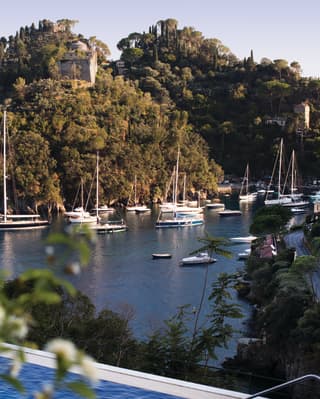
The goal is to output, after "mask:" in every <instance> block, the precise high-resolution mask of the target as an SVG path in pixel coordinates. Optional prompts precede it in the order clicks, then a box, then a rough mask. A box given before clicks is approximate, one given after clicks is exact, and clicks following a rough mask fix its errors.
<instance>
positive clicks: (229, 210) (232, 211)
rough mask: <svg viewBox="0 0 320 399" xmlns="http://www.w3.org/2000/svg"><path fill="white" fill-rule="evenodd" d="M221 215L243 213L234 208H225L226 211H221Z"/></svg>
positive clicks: (238, 214)
mask: <svg viewBox="0 0 320 399" xmlns="http://www.w3.org/2000/svg"><path fill="white" fill-rule="evenodd" d="M219 215H220V216H240V215H242V212H241V211H237V210H233V209H225V210H224V211H221V212H219Z"/></svg>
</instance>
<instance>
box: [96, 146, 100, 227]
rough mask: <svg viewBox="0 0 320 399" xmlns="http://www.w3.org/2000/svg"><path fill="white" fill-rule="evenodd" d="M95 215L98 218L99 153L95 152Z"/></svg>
mask: <svg viewBox="0 0 320 399" xmlns="http://www.w3.org/2000/svg"><path fill="white" fill-rule="evenodd" d="M96 178H97V180H96V215H97V220H98V217H99V209H98V208H99V151H97V174H96Z"/></svg>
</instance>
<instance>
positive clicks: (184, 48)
mask: <svg viewBox="0 0 320 399" xmlns="http://www.w3.org/2000/svg"><path fill="white" fill-rule="evenodd" d="M75 23H76V21H72V20H60V21H57V22H56V23H53V22H51V21H48V20H43V21H39V26H38V27H36V26H35V25H34V24H32V25H31V26H30V27H27V26H26V27H22V28H20V30H19V31H18V32H17V33H16V35H15V36H10V37H9V38H5V37H2V38H1V39H0V85H1V90H0V95H1V98H2V102H3V104H4V105H7V104H10V106H9V107H8V112H9V123H8V128H9V132H10V135H11V151H12V153H13V152H14V155H15V157H13V159H15V161H13V160H12V161H11V162H12V164H11V165H12V168H13V169H15V174H16V176H15V177H14V181H12V183H13V186H14V188H15V190H16V197H15V204H12V207H16V208H17V207H26V206H27V205H28V206H31V207H33V208H36V207H37V206H38V205H45V206H46V207H48V209H49V211H50V210H51V208H52V207H56V206H60V205H61V204H64V205H67V206H68V205H71V204H72V202H73V200H74V196H75V192H76V188H77V187H78V185H79V183H80V179H81V178H82V179H83V180H84V182H85V187H86V189H87V192H88V191H89V187H90V183H91V181H92V178H93V174H94V157H95V152H96V151H97V150H99V151H100V154H101V155H100V156H101V174H100V176H101V184H100V186H101V195H100V197H101V198H102V200H104V201H106V202H108V203H114V202H122V203H123V202H126V201H128V199H129V198H130V193H131V191H132V184H133V181H134V176H135V175H137V176H138V186H139V187H138V194H139V196H140V199H141V201H149V200H152V201H157V200H158V199H163V197H164V194H165V189H166V185H167V184H168V181H169V179H170V175H171V173H172V170H173V166H174V162H175V158H176V154H177V148H178V146H180V148H181V162H180V170H181V172H184V173H186V175H187V186H188V190H189V192H190V193H191V194H192V193H194V192H195V191H198V190H203V191H204V192H205V193H208V192H209V193H211V194H214V193H215V192H216V190H217V182H218V181H220V180H221V179H222V178H223V170H224V171H225V172H226V173H232V174H235V175H237V176H241V175H242V172H243V170H244V166H245V165H246V163H247V162H250V164H251V165H253V164H254V166H255V167H254V168H251V169H252V178H263V177H264V176H266V175H270V174H271V169H272V165H271V163H270V160H271V159H273V158H274V151H275V150H276V147H277V145H278V139H279V137H284V139H285V144H286V147H287V149H288V153H289V151H290V150H291V149H292V148H295V149H296V150H297V154H298V159H299V165H300V167H301V170H302V171H303V174H304V177H306V176H316V175H317V170H318V169H319V166H320V165H319V161H318V159H319V156H318V154H319V152H320V147H319V138H318V136H319V127H320V119H319V111H318V110H319V105H320V104H319V99H320V97H319V93H320V84H319V81H318V80H314V79H311V78H310V79H309V78H303V77H301V66H300V65H299V63H298V62H296V61H293V62H291V63H290V65H289V63H288V62H287V61H286V60H282V59H278V60H273V61H271V60H268V59H266V58H264V59H263V60H261V62H260V63H257V62H256V61H255V60H254V56H253V52H252V51H251V54H250V56H249V57H248V58H246V59H244V60H239V59H238V58H237V57H236V56H235V55H234V54H233V53H232V52H231V51H230V50H229V49H228V48H227V47H226V46H224V45H223V44H222V43H221V41H220V40H218V39H216V38H214V39H211V38H209V39H208V38H205V37H203V35H202V33H201V32H199V31H197V30H195V29H194V28H191V27H184V28H182V29H179V28H178V22H177V21H176V20H174V19H167V20H163V21H159V22H158V23H157V24H156V25H153V26H151V27H150V28H149V30H148V33H146V32H144V33H137V32H135V33H131V34H129V35H128V37H126V38H122V39H120V40H119V43H118V48H119V49H120V50H121V51H122V54H121V61H122V62H123V66H122V69H121V70H120V68H119V65H118V63H117V62H108V61H107V58H106V57H107V56H108V54H109V50H108V46H107V45H106V44H104V43H102V42H101V41H99V40H98V39H97V38H95V37H91V38H89V39H86V38H84V37H83V36H82V35H75V34H74V33H72V30H71V28H72V27H73V25H74V24H75ZM79 41H81V42H83V43H85V44H86V45H89V46H91V48H92V47H94V48H95V49H96V50H97V54H98V58H97V59H98V73H97V77H96V81H95V84H94V85H93V86H92V85H90V84H88V83H87V82H85V81H79V80H76V79H75V80H70V79H67V78H66V77H64V78H63V79H62V76H61V74H60V72H59V68H58V65H59V62H60V61H61V60H63V58H64V57H65V55H66V54H67V53H68V51H69V50H70V48H72V45H73V44H74V43H78V42H79ZM76 54H77V56H78V57H80V58H81V57H84V56H85V55H84V53H83V52H81V50H80V49H78V50H77V51H76ZM303 101H307V102H308V103H309V105H310V109H311V120H310V129H305V130H302V131H301V129H300V125H301V115H300V114H297V113H295V112H294V105H296V104H300V103H301V102H303ZM279 116H280V117H282V118H284V119H285V120H286V124H285V126H284V127H280V126H278V125H277V124H267V120H268V118H269V119H270V118H271V119H272V118H276V117H279ZM218 164H219V165H221V166H219V165H218ZM221 167H222V168H223V169H221ZM11 179H13V177H12V178H11Z"/></svg>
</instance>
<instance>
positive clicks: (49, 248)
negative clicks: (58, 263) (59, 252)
mask: <svg viewBox="0 0 320 399" xmlns="http://www.w3.org/2000/svg"><path fill="white" fill-rule="evenodd" d="M45 251H46V254H47V255H48V256H53V254H54V247H53V246H52V245H47V246H46V248H45Z"/></svg>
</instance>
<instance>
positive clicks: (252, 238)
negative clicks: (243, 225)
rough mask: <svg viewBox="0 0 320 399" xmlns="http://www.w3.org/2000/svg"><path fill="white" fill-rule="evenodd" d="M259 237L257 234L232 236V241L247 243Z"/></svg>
mask: <svg viewBox="0 0 320 399" xmlns="http://www.w3.org/2000/svg"><path fill="white" fill-rule="evenodd" d="M257 238H258V237H256V236H246V237H232V238H230V241H233V242H235V243H239V244H240V243H246V242H252V241H254V240H256V239H257Z"/></svg>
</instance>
